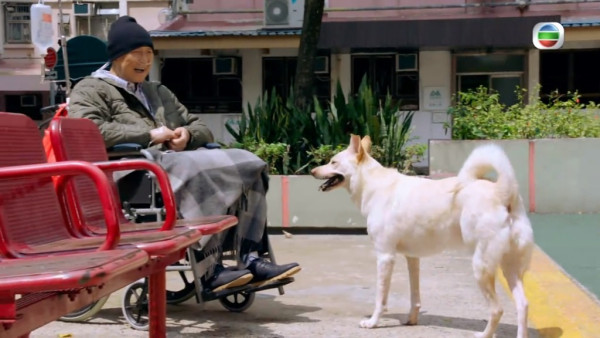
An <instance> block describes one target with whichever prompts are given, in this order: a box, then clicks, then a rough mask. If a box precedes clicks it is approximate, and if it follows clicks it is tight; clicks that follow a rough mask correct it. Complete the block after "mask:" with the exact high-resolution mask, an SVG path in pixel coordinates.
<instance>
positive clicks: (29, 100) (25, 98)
mask: <svg viewBox="0 0 600 338" xmlns="http://www.w3.org/2000/svg"><path fill="white" fill-rule="evenodd" d="M20 98H21V107H35V106H37V96H35V95H21V97H20Z"/></svg>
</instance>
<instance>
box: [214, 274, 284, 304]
mask: <svg viewBox="0 0 600 338" xmlns="http://www.w3.org/2000/svg"><path fill="white" fill-rule="evenodd" d="M293 281H294V277H288V278H284V279H281V280H278V281H276V282H273V283H269V284H267V285H261V286H256V287H253V286H251V285H242V286H238V287H235V288H229V289H225V290H222V291H219V292H212V291H211V290H204V291H202V300H203V301H205V302H208V301H211V300H215V299H219V298H223V297H227V296H229V295H232V294H235V293H239V292H245V293H252V292H258V291H263V290H268V289H273V288H278V287H280V286H283V285H286V284H289V283H291V282H293Z"/></svg>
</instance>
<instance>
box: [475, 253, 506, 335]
mask: <svg viewBox="0 0 600 338" xmlns="http://www.w3.org/2000/svg"><path fill="white" fill-rule="evenodd" d="M490 246H491V245H490V244H489V243H488V245H482V243H479V244H478V245H477V249H476V250H475V255H474V256H473V271H474V273H475V279H476V280H477V284H478V286H479V289H480V290H481V293H482V294H483V296H484V297H485V299H486V301H487V303H488V306H489V308H490V317H489V319H488V323H487V325H486V327H485V330H484V331H483V332H478V333H476V334H475V337H478V338H490V337H492V336H493V334H494V332H495V331H496V328H497V326H498V322H500V317H502V313H503V310H502V306H501V305H500V303H499V302H498V297H497V294H496V268H497V266H498V264H495V263H496V259H495V257H493V256H492V257H491V256H490V255H487V256H486V255H485V254H486V253H489V251H490V250H489V247H490Z"/></svg>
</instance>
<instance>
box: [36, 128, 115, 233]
mask: <svg viewBox="0 0 600 338" xmlns="http://www.w3.org/2000/svg"><path fill="white" fill-rule="evenodd" d="M48 128H49V133H50V139H51V142H52V146H53V147H54V154H55V157H56V160H57V161H65V160H80V161H87V162H102V161H107V160H108V154H107V152H106V147H105V144H104V139H103V138H102V134H101V133H100V131H99V130H98V127H97V126H96V124H95V123H94V122H93V121H92V120H89V119H81V118H70V117H65V118H59V119H55V120H53V121H52V122H51V123H50V126H49V127H48ZM107 176H108V179H109V181H110V183H111V185H112V189H113V191H114V196H115V199H117V202H118V203H119V205H120V204H121V201H120V200H119V194H118V191H117V186H116V184H115V182H114V180H113V179H112V175H111V174H109V175H107ZM69 196H70V197H69V207H70V212H72V213H77V214H78V215H79V217H77V219H76V221H77V222H78V223H77V224H75V225H74V226H75V227H76V228H77V229H78V230H79V231H80V232H83V233H86V232H87V230H86V229H87V227H88V226H90V225H91V226H94V227H99V228H104V227H105V222H104V214H103V211H102V206H101V203H100V199H99V197H98V194H97V192H96V189H95V188H94V185H93V183H92V181H91V180H90V179H89V178H87V177H76V178H75V179H74V180H73V184H72V186H71V187H70V188H69ZM76 208H77V209H76ZM75 209H76V210H75ZM121 222H122V223H123V222H127V220H126V219H125V218H124V217H122V218H121ZM84 224H86V225H84Z"/></svg>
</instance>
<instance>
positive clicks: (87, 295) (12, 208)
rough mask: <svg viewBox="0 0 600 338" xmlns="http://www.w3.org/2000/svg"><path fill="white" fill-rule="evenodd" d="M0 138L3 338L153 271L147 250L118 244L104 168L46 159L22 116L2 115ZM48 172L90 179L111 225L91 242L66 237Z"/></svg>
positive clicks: (32, 125)
mask: <svg viewBox="0 0 600 338" xmlns="http://www.w3.org/2000/svg"><path fill="white" fill-rule="evenodd" d="M0 144H2V147H0V255H1V258H0V323H1V324H2V325H0V336H2V337H23V336H24V337H26V336H28V335H29V333H30V332H31V331H33V330H34V329H36V328H38V327H41V326H43V325H45V324H46V323H48V322H51V321H53V320H55V319H57V318H59V317H60V316H62V315H64V314H66V313H69V312H71V311H73V310H75V309H78V308H80V307H82V306H84V305H86V304H89V303H91V302H93V301H95V300H97V299H99V298H101V297H103V296H105V295H108V294H110V293H111V292H114V291H115V290H118V289H120V288H122V287H123V286H125V285H127V284H129V283H131V282H132V281H135V280H137V279H139V278H142V277H144V276H147V275H148V274H149V273H150V270H149V269H148V267H147V266H148V261H149V256H148V255H147V253H145V252H144V251H142V250H139V249H136V248H133V247H129V248H118V249H115V247H116V245H117V244H118V241H119V237H120V233H119V228H118V210H119V209H118V204H117V202H116V201H115V200H114V197H113V195H112V194H111V190H110V189H109V187H110V185H109V182H108V180H107V178H106V176H105V175H104V173H103V172H102V171H101V170H99V169H98V168H96V167H94V166H92V165H90V164H88V163H85V162H75V161H69V162H63V163H54V164H46V163H44V162H45V157H44V153H43V149H42V147H41V139H40V137H39V132H38V131H37V126H36V125H35V123H33V121H31V120H30V119H29V118H28V117H26V116H25V115H21V114H8V113H0ZM52 175H70V176H71V175H87V176H88V177H90V178H91V179H92V181H93V182H94V186H95V188H96V189H97V190H96V193H97V195H98V196H99V198H100V201H101V203H102V206H103V208H102V209H103V215H104V217H105V219H106V224H107V230H108V231H107V232H106V235H105V236H104V237H103V238H101V240H100V241H98V242H97V245H96V246H89V245H87V243H85V239H81V238H77V237H72V236H70V234H69V232H68V230H67V224H68V222H67V220H66V219H65V218H64V215H63V214H62V213H61V208H60V203H59V200H58V197H57V195H56V193H55V190H54V185H53V183H52V180H51V176H52ZM161 301H163V302H164V298H163V299H161Z"/></svg>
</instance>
